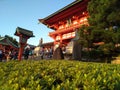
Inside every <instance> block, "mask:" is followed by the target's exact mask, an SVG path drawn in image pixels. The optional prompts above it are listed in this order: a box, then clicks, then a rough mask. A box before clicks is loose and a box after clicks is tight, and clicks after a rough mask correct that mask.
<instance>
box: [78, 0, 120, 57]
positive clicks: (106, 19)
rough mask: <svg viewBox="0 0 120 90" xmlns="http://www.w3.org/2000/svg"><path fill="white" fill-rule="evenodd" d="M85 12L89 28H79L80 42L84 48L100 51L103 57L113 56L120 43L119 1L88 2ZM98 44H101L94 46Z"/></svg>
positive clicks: (95, 0)
mask: <svg viewBox="0 0 120 90" xmlns="http://www.w3.org/2000/svg"><path fill="white" fill-rule="evenodd" d="M87 10H88V13H89V16H90V17H89V18H88V23H89V25H90V26H82V28H80V31H79V35H80V38H81V39H80V42H82V43H83V46H84V47H86V45H87V48H92V49H94V50H95V49H96V50H97V51H98V50H99V51H100V52H101V51H102V53H103V56H104V57H109V56H110V55H111V54H112V55H113V54H114V53H115V52H116V51H115V50H116V49H115V48H118V47H119V43H120V18H119V17H120V1H119V0H90V2H89V3H88V8H87ZM85 32H86V33H85ZM99 42H103V44H100V45H99V44H98V45H96V44H95V43H99ZM116 45H117V47H116ZM112 55H111V56H112Z"/></svg>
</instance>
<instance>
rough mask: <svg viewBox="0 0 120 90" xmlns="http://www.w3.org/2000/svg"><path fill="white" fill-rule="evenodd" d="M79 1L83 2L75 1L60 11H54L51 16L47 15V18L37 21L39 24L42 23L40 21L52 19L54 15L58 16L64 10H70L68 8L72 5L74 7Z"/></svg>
mask: <svg viewBox="0 0 120 90" xmlns="http://www.w3.org/2000/svg"><path fill="white" fill-rule="evenodd" d="M81 1H83V0H75V1H74V2H72V3H70V4H69V5H67V6H65V7H64V8H62V9H60V10H58V11H56V12H55V13H53V14H51V15H49V16H47V17H45V18H43V19H39V20H40V22H42V20H47V19H49V18H51V17H53V16H54V15H56V14H58V13H60V12H62V11H64V10H66V9H68V8H70V7H72V6H73V5H75V4H77V3H79V2H81Z"/></svg>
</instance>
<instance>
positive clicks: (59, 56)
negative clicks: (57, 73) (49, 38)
mask: <svg viewBox="0 0 120 90" xmlns="http://www.w3.org/2000/svg"><path fill="white" fill-rule="evenodd" d="M53 59H56V60H60V59H64V54H63V52H62V49H61V48H60V46H59V47H57V48H56V49H55V51H54V53H53Z"/></svg>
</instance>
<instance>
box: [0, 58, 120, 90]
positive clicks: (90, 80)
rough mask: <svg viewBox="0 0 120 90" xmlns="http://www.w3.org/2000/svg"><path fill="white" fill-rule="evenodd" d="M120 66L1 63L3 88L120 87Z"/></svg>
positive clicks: (103, 89)
mask: <svg viewBox="0 0 120 90" xmlns="http://www.w3.org/2000/svg"><path fill="white" fill-rule="evenodd" d="M119 89H120V65H115V64H102V63H85V62H79V61H67V60H64V61H63V60H42V61H29V60H28V61H20V62H19V61H10V62H1V63H0V90H119Z"/></svg>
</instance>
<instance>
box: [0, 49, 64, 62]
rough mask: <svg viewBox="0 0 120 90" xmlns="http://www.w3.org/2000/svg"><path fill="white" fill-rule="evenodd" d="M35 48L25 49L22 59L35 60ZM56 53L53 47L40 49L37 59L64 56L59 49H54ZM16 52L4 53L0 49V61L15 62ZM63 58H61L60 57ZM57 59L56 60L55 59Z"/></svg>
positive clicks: (62, 51) (62, 50)
mask: <svg viewBox="0 0 120 90" xmlns="http://www.w3.org/2000/svg"><path fill="white" fill-rule="evenodd" d="M34 49H35V48H30V47H25V49H24V52H23V55H22V59H25V60H28V59H33V60H34V59H35V58H36V57H37V55H36V53H35V51H34ZM56 50H57V51H55V49H54V48H53V47H48V48H47V47H40V49H39V51H38V57H40V58H39V59H52V58H55V57H58V55H56V54H59V55H60V53H61V54H64V53H65V49H64V48H63V49H62V48H61V50H60V51H59V49H56ZM18 51H19V50H9V51H7V52H4V51H3V50H2V49H0V61H3V60H5V61H10V60H17V59H18ZM62 57H63V56H62ZM55 59H57V58H55Z"/></svg>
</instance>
